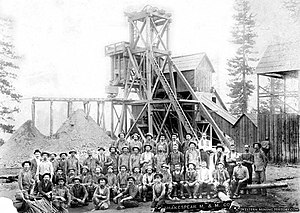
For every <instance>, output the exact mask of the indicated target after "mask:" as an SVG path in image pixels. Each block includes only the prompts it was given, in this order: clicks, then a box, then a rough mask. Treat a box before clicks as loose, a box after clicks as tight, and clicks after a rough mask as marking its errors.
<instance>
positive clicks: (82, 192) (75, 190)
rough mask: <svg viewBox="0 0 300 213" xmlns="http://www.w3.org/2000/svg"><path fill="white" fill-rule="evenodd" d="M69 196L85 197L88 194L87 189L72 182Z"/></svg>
mask: <svg viewBox="0 0 300 213" xmlns="http://www.w3.org/2000/svg"><path fill="white" fill-rule="evenodd" d="M70 194H71V198H72V199H74V198H78V199H81V200H83V199H86V198H87V196H88V193H87V190H86V188H85V186H84V185H82V184H78V185H76V184H74V185H73V186H72V187H71V189H70Z"/></svg>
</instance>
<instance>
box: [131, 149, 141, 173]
mask: <svg viewBox="0 0 300 213" xmlns="http://www.w3.org/2000/svg"><path fill="white" fill-rule="evenodd" d="M140 160H141V154H140V153H138V154H131V155H130V160H129V164H130V171H132V170H133V168H134V167H139V168H140ZM132 172H133V171H132Z"/></svg>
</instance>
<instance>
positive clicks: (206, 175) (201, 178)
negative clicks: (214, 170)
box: [197, 161, 214, 199]
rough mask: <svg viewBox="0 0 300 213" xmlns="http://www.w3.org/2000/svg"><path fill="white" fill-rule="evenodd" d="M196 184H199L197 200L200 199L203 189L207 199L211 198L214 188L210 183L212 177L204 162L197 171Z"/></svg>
mask: <svg viewBox="0 0 300 213" xmlns="http://www.w3.org/2000/svg"><path fill="white" fill-rule="evenodd" d="M197 178H198V183H199V189H200V190H199V198H202V195H203V189H204V188H206V189H207V199H210V198H211V191H212V189H213V188H214V187H213V186H214V185H213V183H212V177H211V173H210V171H209V169H208V168H207V165H206V162H205V161H202V162H201V167H200V169H199V170H198V177H197Z"/></svg>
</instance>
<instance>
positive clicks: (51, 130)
mask: <svg viewBox="0 0 300 213" xmlns="http://www.w3.org/2000/svg"><path fill="white" fill-rule="evenodd" d="M52 135H53V101H50V136H52Z"/></svg>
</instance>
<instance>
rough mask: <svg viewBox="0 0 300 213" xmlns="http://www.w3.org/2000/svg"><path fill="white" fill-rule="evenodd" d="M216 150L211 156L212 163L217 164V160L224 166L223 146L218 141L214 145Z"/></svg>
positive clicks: (225, 163)
mask: <svg viewBox="0 0 300 213" xmlns="http://www.w3.org/2000/svg"><path fill="white" fill-rule="evenodd" d="M216 150H217V152H216V153H215V154H214V156H213V163H214V165H215V167H216V166H217V164H218V163H219V162H222V163H223V164H224V165H225V167H226V165H227V162H226V155H225V153H224V151H225V148H224V147H223V145H222V144H221V143H219V144H217V146H216Z"/></svg>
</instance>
